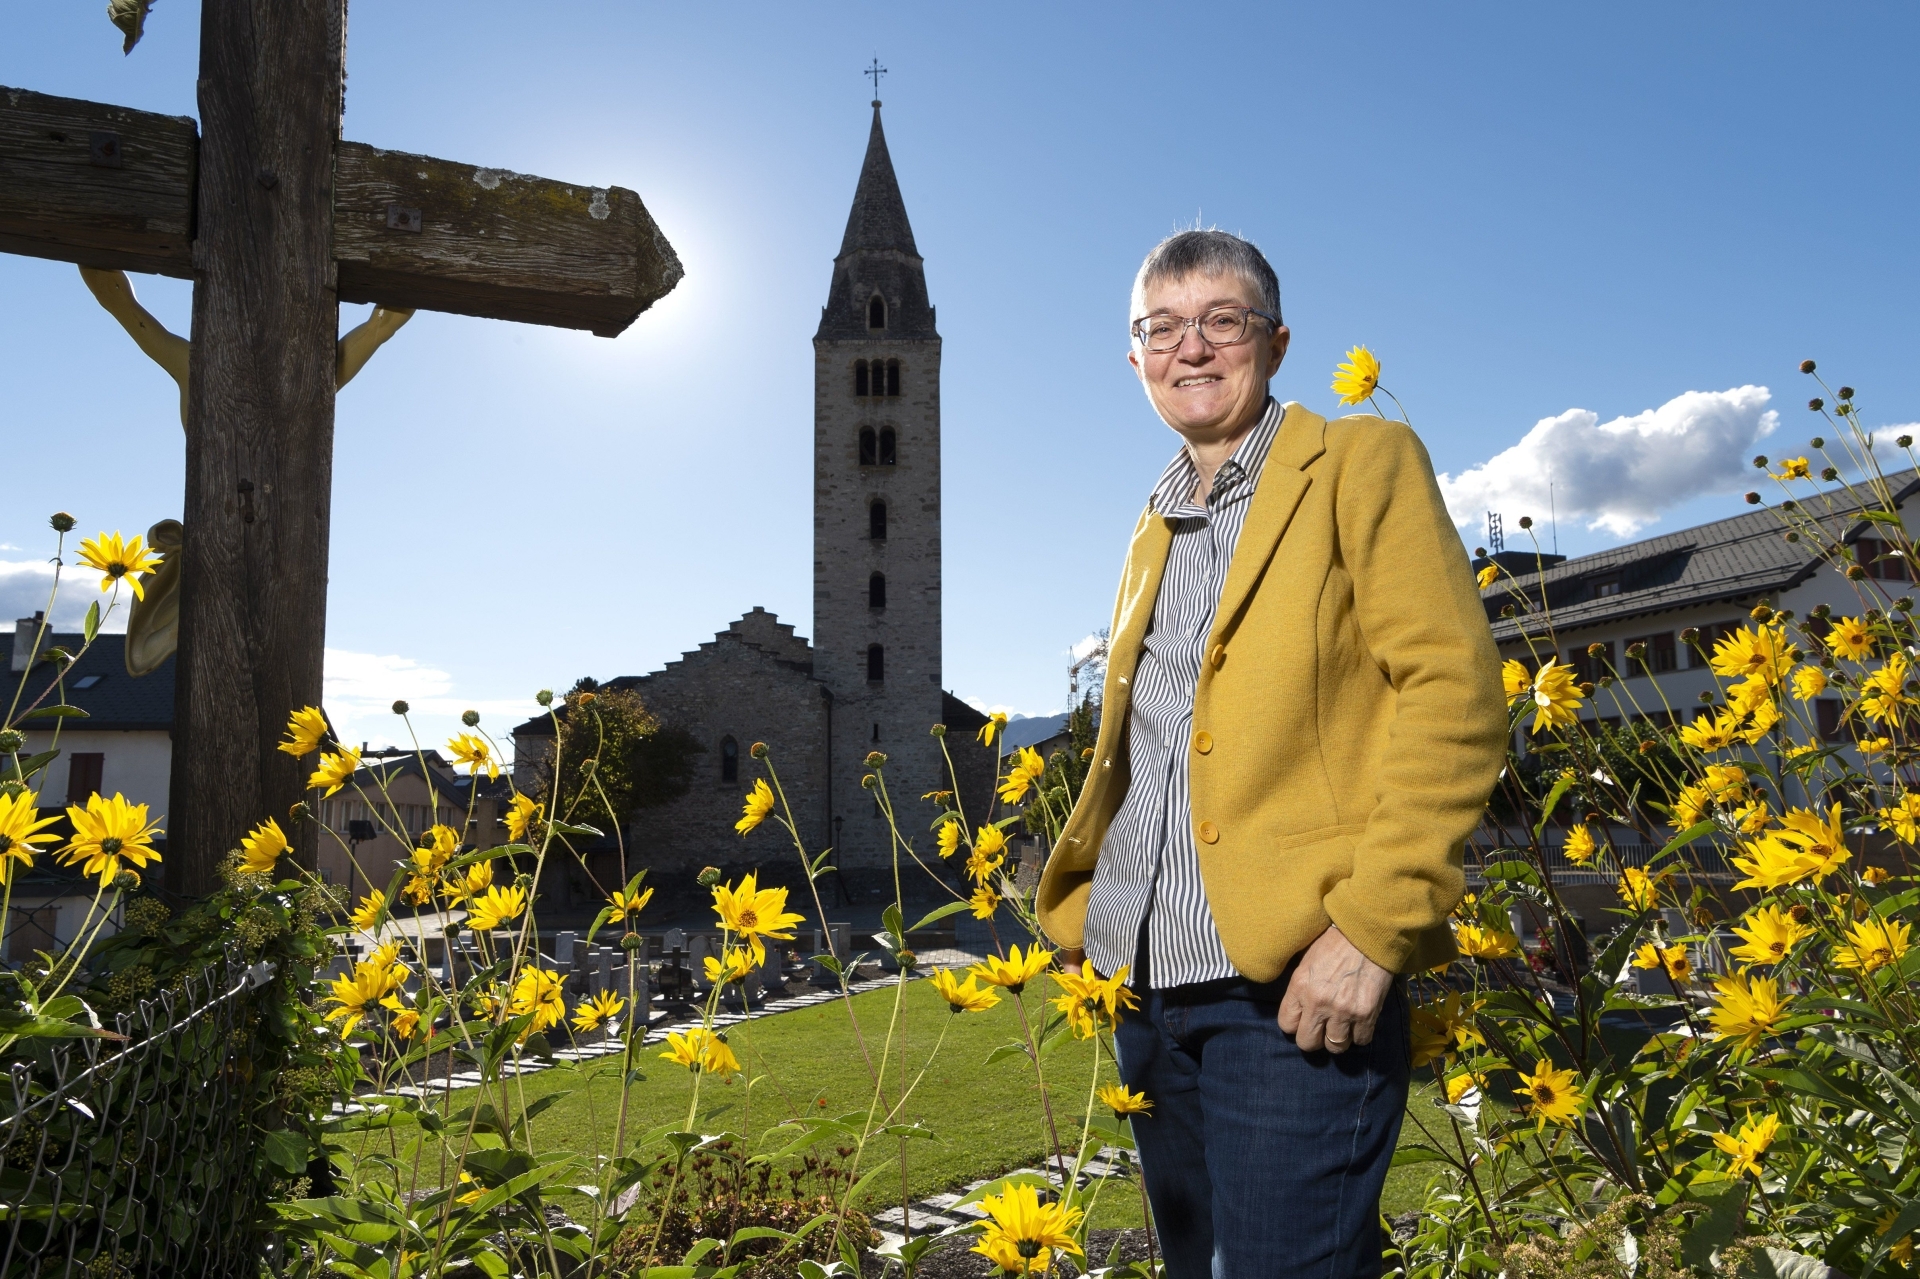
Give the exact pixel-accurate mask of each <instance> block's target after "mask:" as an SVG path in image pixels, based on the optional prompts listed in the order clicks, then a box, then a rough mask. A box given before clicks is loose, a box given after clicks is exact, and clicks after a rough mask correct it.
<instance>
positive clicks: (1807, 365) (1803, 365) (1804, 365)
mask: <svg viewBox="0 0 1920 1279" xmlns="http://www.w3.org/2000/svg"><path fill="white" fill-rule="evenodd" d="M1800 371H1801V372H1802V373H1811V372H1813V361H1812V360H1802V361H1800Z"/></svg>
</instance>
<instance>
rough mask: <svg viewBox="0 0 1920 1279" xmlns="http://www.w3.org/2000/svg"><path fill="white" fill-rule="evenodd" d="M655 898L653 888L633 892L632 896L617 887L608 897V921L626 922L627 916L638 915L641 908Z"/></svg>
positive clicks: (614, 922)
mask: <svg viewBox="0 0 1920 1279" xmlns="http://www.w3.org/2000/svg"><path fill="white" fill-rule="evenodd" d="M652 898H653V890H652V889H651V888H649V889H646V890H644V891H642V892H638V893H635V894H633V895H632V896H631V897H630V896H628V895H627V893H626V892H625V891H624V890H623V889H619V888H616V889H614V890H613V892H612V894H611V895H610V896H608V898H607V922H608V923H611V924H619V923H624V922H625V921H626V918H627V916H629V915H638V914H639V913H640V908H641V907H642V906H645V905H646V904H647V903H648V902H649V901H651V900H652Z"/></svg>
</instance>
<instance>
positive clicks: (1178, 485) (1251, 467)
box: [1147, 396, 1286, 515]
mask: <svg viewBox="0 0 1920 1279" xmlns="http://www.w3.org/2000/svg"><path fill="white" fill-rule="evenodd" d="M1285 416H1286V409H1285V407H1284V406H1282V405H1281V404H1280V402H1279V401H1277V400H1275V399H1274V398H1273V397H1272V396H1268V397H1267V407H1266V411H1265V412H1263V413H1262V414H1261V415H1260V420H1259V421H1258V422H1257V423H1255V424H1254V428H1253V429H1252V430H1251V431H1248V432H1247V438H1246V439H1244V440H1241V441H1240V446H1239V447H1238V448H1236V449H1234V451H1233V456H1232V457H1230V458H1228V459H1227V460H1226V461H1225V462H1223V463H1221V465H1220V470H1219V471H1218V472H1217V473H1216V474H1215V475H1214V477H1213V491H1214V494H1215V495H1216V496H1219V495H1223V494H1230V493H1232V492H1234V491H1235V489H1237V488H1239V487H1240V486H1241V485H1242V482H1243V481H1244V485H1245V488H1246V490H1247V491H1248V492H1252V491H1253V490H1254V489H1256V488H1258V487H1259V486H1260V473H1261V471H1263V470H1265V469H1266V465H1267V454H1268V453H1269V452H1271V451H1272V449H1273V441H1274V439H1275V437H1277V436H1278V435H1279V434H1280V421H1281V419H1282V418H1284V417H1285ZM1199 482H1200V472H1199V470H1198V469H1197V468H1196V467H1195V466H1194V464H1193V458H1192V456H1191V455H1190V454H1189V453H1188V452H1187V450H1186V448H1185V447H1182V448H1181V450H1180V451H1179V452H1178V453H1176V454H1174V456H1173V460H1172V461H1171V462H1169V463H1167V469H1166V470H1164V471H1162V472H1161V473H1160V479H1159V481H1158V482H1157V483H1155V484H1154V486H1153V495H1152V496H1151V497H1149V498H1148V499H1147V504H1148V505H1149V506H1150V507H1152V509H1153V510H1154V511H1155V512H1156V513H1158V514H1160V515H1169V514H1172V513H1173V511H1174V510H1176V509H1177V508H1179V507H1183V506H1186V505H1188V503H1189V502H1191V501H1192V498H1193V489H1194V486H1195V485H1196V484H1198V483H1199Z"/></svg>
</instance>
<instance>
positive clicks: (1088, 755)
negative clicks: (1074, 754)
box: [1080, 746, 1093, 760]
mask: <svg viewBox="0 0 1920 1279" xmlns="http://www.w3.org/2000/svg"><path fill="white" fill-rule="evenodd" d="M1080 758H1081V759H1082V760H1089V759H1092V758H1093V747H1091V746H1083V747H1081V748H1080Z"/></svg>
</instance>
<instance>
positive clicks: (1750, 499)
mask: <svg viewBox="0 0 1920 1279" xmlns="http://www.w3.org/2000/svg"><path fill="white" fill-rule="evenodd" d="M1747 505H1748V506H1758V505H1760V495H1759V494H1758V493H1749V494H1747Z"/></svg>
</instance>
